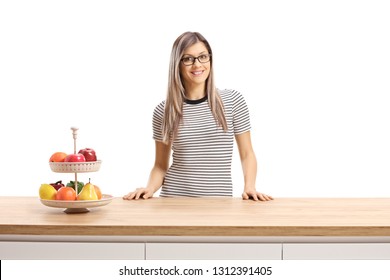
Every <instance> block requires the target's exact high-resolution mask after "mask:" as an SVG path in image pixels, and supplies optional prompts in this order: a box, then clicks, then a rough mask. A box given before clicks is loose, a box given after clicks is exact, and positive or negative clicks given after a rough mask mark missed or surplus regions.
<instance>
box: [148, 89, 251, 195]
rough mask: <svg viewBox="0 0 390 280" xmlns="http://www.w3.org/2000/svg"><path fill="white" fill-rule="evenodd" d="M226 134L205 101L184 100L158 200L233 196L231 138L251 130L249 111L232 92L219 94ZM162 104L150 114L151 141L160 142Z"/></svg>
mask: <svg viewBox="0 0 390 280" xmlns="http://www.w3.org/2000/svg"><path fill="white" fill-rule="evenodd" d="M219 94H220V96H221V98H222V101H223V104H224V110H225V117H226V121H227V125H228V131H227V132H224V131H223V129H222V128H221V127H220V126H218V125H217V123H216V121H215V119H214V117H213V115H212V113H211V110H210V107H209V105H208V102H207V99H206V98H203V99H200V100H187V101H186V102H185V103H184V104H183V120H182V123H181V124H180V126H179V129H178V134H177V137H176V138H175V140H174V142H173V143H172V151H173V153H172V159H173V160H172V165H171V166H170V167H169V169H168V171H167V173H166V175H165V178H164V182H163V185H162V189H161V192H160V196H162V197H170V196H193V197H199V196H232V195H233V190H232V188H233V187H232V178H231V162H232V154H233V141H234V135H235V134H240V133H244V132H246V131H249V130H250V118H249V112H248V107H247V105H246V102H245V100H244V98H243V97H242V95H241V94H240V93H239V92H237V91H234V90H222V91H219ZM164 104H165V101H163V102H161V103H160V104H159V105H158V106H157V107H156V108H155V110H154V113H153V138H154V140H156V141H162V132H161V125H162V120H163V116H164Z"/></svg>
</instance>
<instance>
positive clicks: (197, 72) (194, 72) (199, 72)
mask: <svg viewBox="0 0 390 280" xmlns="http://www.w3.org/2000/svg"><path fill="white" fill-rule="evenodd" d="M191 74H192V75H194V76H200V75H202V74H203V71H193V72H191Z"/></svg>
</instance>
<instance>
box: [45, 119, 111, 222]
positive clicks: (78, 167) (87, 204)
mask: <svg viewBox="0 0 390 280" xmlns="http://www.w3.org/2000/svg"><path fill="white" fill-rule="evenodd" d="M71 130H72V134H73V150H74V154H76V153H77V149H76V140H77V130H78V128H77V127H71ZM101 163H102V161H101V160H96V161H86V162H50V163H49V164H50V168H51V170H52V171H53V172H57V173H74V184H75V190H76V194H77V193H78V183H77V182H78V181H77V174H78V173H87V172H96V171H99V169H100V165H101ZM112 199H113V196H111V195H108V194H103V195H102V198H101V199H99V200H47V199H41V202H42V204H44V205H46V206H49V207H56V208H66V209H65V211H64V212H65V213H67V214H71V213H85V212H89V210H88V208H93V207H99V206H104V205H107V204H108V203H110V202H111V200H112Z"/></svg>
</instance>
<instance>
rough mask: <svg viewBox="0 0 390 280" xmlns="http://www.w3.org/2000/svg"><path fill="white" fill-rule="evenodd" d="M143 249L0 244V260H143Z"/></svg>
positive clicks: (139, 245)
mask: <svg viewBox="0 0 390 280" xmlns="http://www.w3.org/2000/svg"><path fill="white" fill-rule="evenodd" d="M144 249H145V244H144V243H93V242H88V243H87V242H0V259H2V260H7V259H8V260H12V259H13V260H16V259H25V260H33V259H47V260H58V259H60V260H68V259H69V260H82V259H88V260H99V259H108V260H109V259H112V260H120V259H127V260H130V259H133V260H143V259H144V258H145V250H144Z"/></svg>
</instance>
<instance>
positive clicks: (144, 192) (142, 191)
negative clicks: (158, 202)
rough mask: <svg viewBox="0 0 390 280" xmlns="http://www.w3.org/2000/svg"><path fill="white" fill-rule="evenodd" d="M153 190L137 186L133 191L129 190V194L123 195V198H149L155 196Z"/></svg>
mask: <svg viewBox="0 0 390 280" xmlns="http://www.w3.org/2000/svg"><path fill="white" fill-rule="evenodd" d="M153 193H154V192H153V190H151V189H149V188H137V189H136V190H135V191H133V192H129V193H128V194H126V195H124V196H123V199H126V200H131V199H140V198H143V199H148V198H151V197H152V196H153Z"/></svg>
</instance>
